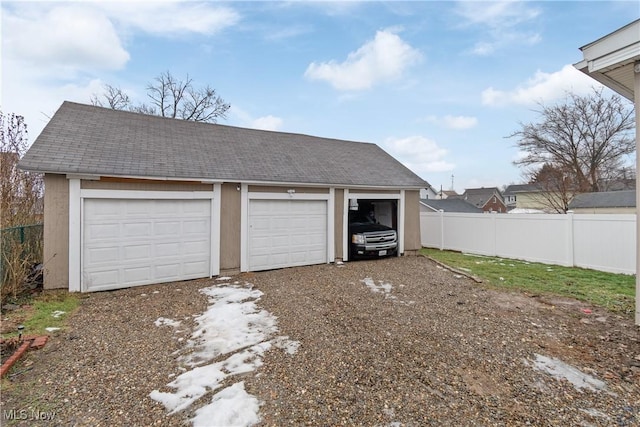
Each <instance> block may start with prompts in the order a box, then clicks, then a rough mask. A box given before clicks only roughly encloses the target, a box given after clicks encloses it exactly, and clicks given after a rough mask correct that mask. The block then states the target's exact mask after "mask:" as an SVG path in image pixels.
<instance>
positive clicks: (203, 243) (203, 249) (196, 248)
mask: <svg viewBox="0 0 640 427" xmlns="http://www.w3.org/2000/svg"><path fill="white" fill-rule="evenodd" d="M209 246H210V244H209V241H208V240H200V241H194V242H185V243H184V245H183V250H184V253H185V254H188V255H207V254H208V253H209Z"/></svg>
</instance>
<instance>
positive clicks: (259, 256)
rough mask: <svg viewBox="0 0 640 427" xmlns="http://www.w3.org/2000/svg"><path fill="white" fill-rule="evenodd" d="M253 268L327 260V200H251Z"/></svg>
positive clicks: (263, 268) (250, 234) (280, 266)
mask: <svg viewBox="0 0 640 427" xmlns="http://www.w3.org/2000/svg"><path fill="white" fill-rule="evenodd" d="M248 238H249V245H248V253H247V255H248V262H249V270H250V271H258V270H269V269H273V268H282V267H294V266H299V265H311V264H322V263H325V262H327V202H326V201H325V200H250V201H249V232H248Z"/></svg>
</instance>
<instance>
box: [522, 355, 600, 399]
mask: <svg viewBox="0 0 640 427" xmlns="http://www.w3.org/2000/svg"><path fill="white" fill-rule="evenodd" d="M533 367H534V368H535V369H537V370H539V371H542V372H546V373H547V374H549V375H551V376H552V377H554V378H557V379H565V380H567V381H569V382H570V383H571V384H573V386H574V387H575V388H576V390H579V391H582V389H587V390H590V391H601V390H606V388H607V384H606V383H605V382H604V381H600V380H599V379H597V378H594V377H592V376H591V375H588V374H585V373H584V372H582V371H581V370H579V369H578V368H575V367H573V366H571V365H569V364H567V363H564V362H563V361H562V360H559V359H554V358H551V357H547V356H542V355H540V354H536V360H535V361H534V362H533Z"/></svg>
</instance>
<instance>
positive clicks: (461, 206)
mask: <svg viewBox="0 0 640 427" xmlns="http://www.w3.org/2000/svg"><path fill="white" fill-rule="evenodd" d="M420 203H421V204H422V205H424V206H426V207H428V208H431V209H433V210H434V211H439V210H443V211H445V212H464V213H482V209H480V208H477V207H475V206H473V205H472V204H471V203H468V202H465V201H464V200H462V199H420Z"/></svg>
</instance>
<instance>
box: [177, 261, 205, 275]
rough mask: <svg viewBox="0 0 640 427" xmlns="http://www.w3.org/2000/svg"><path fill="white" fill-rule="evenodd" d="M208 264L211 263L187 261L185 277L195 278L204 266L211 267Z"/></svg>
mask: <svg viewBox="0 0 640 427" xmlns="http://www.w3.org/2000/svg"><path fill="white" fill-rule="evenodd" d="M208 265H209V264H208V263H206V262H204V261H194V262H185V263H184V271H183V273H184V275H185V277H187V278H190V279H192V278H195V277H196V276H197V275H198V274H199V272H200V271H202V269H203V268H205V267H206V268H209V267H208ZM198 277H201V276H198Z"/></svg>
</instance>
